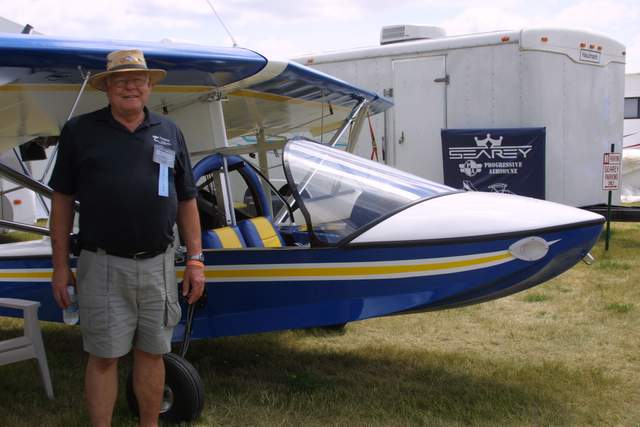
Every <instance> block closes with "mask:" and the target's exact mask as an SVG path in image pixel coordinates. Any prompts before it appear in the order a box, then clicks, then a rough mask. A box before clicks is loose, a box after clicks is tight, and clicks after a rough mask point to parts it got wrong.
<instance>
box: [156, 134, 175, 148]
mask: <svg viewBox="0 0 640 427" xmlns="http://www.w3.org/2000/svg"><path fill="white" fill-rule="evenodd" d="M151 137H152V138H153V142H155V143H156V144H160V145H168V146H171V140H170V139H168V138H163V137H161V136H158V135H151Z"/></svg>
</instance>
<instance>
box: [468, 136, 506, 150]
mask: <svg viewBox="0 0 640 427" xmlns="http://www.w3.org/2000/svg"><path fill="white" fill-rule="evenodd" d="M473 139H475V140H476V144H477V145H478V147H484V148H491V147H500V146H501V145H502V137H500V138H498V139H493V138H491V134H490V133H488V134H487V137H486V138H485V139H479V138H478V137H477V136H474V137H473Z"/></svg>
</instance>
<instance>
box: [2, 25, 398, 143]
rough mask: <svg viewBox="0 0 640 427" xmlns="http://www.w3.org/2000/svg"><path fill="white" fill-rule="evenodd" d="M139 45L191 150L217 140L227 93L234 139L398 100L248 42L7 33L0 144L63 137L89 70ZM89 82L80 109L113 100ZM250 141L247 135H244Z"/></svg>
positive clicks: (158, 97) (333, 119) (333, 120)
mask: <svg viewBox="0 0 640 427" xmlns="http://www.w3.org/2000/svg"><path fill="white" fill-rule="evenodd" d="M127 48H139V49H142V50H143V51H144V53H145V57H146V59H147V65H148V66H149V68H163V69H165V70H167V72H168V75H167V78H166V79H165V80H163V81H162V82H161V83H160V84H159V85H158V86H156V87H155V88H154V90H153V93H152V96H151V98H150V101H149V107H150V108H151V109H153V110H155V111H157V112H160V113H165V114H168V115H169V116H170V117H172V118H173V119H174V120H175V121H176V122H177V123H178V124H179V125H180V127H181V128H182V130H183V132H184V133H185V136H186V139H187V143H188V145H189V148H190V150H192V151H201V150H207V149H211V148H212V146H211V141H210V138H209V137H208V136H209V135H210V131H211V129H210V128H209V129H207V123H210V120H209V118H210V117H209V116H210V114H211V112H210V110H209V102H208V100H210V99H212V97H213V96H214V95H216V94H221V95H222V96H223V97H224V99H225V100H226V102H225V103H224V107H223V109H224V116H225V127H226V131H227V135H228V138H229V139H232V138H238V141H240V142H242V141H243V140H242V139H241V138H239V137H255V135H256V134H257V133H258V130H261V131H262V132H264V135H265V137H266V138H267V139H270V138H271V139H273V138H275V139H278V140H282V138H287V137H289V136H292V135H306V136H312V137H315V136H318V135H321V134H324V133H327V132H331V131H333V130H335V129H337V128H338V127H339V126H341V124H342V123H343V122H344V120H345V118H346V117H347V116H348V115H349V113H350V112H351V110H352V109H353V108H354V106H356V105H357V104H358V103H360V102H361V101H363V100H366V101H367V102H368V107H369V111H370V112H371V113H373V114H375V113H378V112H381V111H384V110H386V109H387V108H389V107H391V105H392V103H391V102H390V101H389V100H387V99H385V98H382V97H380V96H378V95H376V94H375V93H373V92H370V91H367V90H364V89H360V88H357V87H355V86H353V85H350V84H348V83H346V82H344V81H342V80H339V79H336V78H333V77H331V76H328V75H326V74H323V73H321V72H319V71H316V70H312V69H310V68H307V67H304V66H302V65H299V64H296V63H293V62H288V61H269V60H267V59H266V58H265V57H264V56H262V55H260V54H258V53H256V52H253V51H251V50H248V49H242V48H218V47H215V48H214V47H205V46H199V45H187V44H173V43H151V42H130V41H105V40H86V39H71V38H61V37H48V36H38V35H19V34H17V35H14V34H0V152H2V151H6V150H7V149H9V148H12V147H14V146H16V145H19V144H21V143H23V142H26V141H29V140H32V139H34V138H36V137H42V136H56V135H58V134H59V132H60V130H61V129H62V126H63V125H64V123H65V121H66V120H67V117H68V115H69V112H70V111H71V109H72V106H73V104H74V102H75V100H76V97H77V95H78V93H79V91H80V88H81V85H82V82H83V77H84V76H86V74H87V73H89V72H91V73H93V74H95V73H97V72H100V71H103V70H104V68H105V61H106V59H105V58H106V55H107V54H108V53H109V52H111V51H113V50H118V49H127ZM106 103H107V100H106V97H105V95H104V94H103V93H102V92H100V91H97V90H94V89H93V88H91V87H88V86H87V88H86V89H85V91H84V93H83V95H82V96H81V98H80V101H79V103H78V105H77V108H76V110H75V112H74V115H78V114H82V113H86V112H89V111H93V110H95V109H98V108H101V107H103V106H104V105H106ZM245 141H246V139H245Z"/></svg>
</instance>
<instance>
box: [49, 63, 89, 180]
mask: <svg viewBox="0 0 640 427" xmlns="http://www.w3.org/2000/svg"><path fill="white" fill-rule="evenodd" d="M78 71H79V72H80V76H84V79H83V80H82V86H80V90H79V91H78V95H77V96H76V100H75V101H74V102H73V106H72V107H71V110H70V111H69V115H68V116H67V120H66V121H65V123H66V122H68V121H69V119H71V117H73V113H75V111H76V108H77V107H78V103H80V97H82V94H83V93H84V89H85V88H86V87H87V83H88V82H89V77H91V71H87V74H86V75H83V72H82V67H80V66H78ZM57 154H58V146H57V145H56V147H55V148H54V149H53V153H51V157H49V161H48V162H47V166H46V167H45V168H44V173H43V174H42V179H43V180H44V177H45V176H47V174H48V173H49V169H51V166H52V165H53V163H54V161H55V159H56V155H57Z"/></svg>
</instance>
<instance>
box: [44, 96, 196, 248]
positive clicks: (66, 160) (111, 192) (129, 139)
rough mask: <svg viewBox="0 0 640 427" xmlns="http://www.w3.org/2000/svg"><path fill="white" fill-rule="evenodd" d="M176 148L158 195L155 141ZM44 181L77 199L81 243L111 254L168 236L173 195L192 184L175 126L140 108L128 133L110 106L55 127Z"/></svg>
mask: <svg viewBox="0 0 640 427" xmlns="http://www.w3.org/2000/svg"><path fill="white" fill-rule="evenodd" d="M155 145H160V146H162V148H165V149H170V150H173V151H174V152H175V165H174V167H173V168H170V169H169V173H168V175H169V192H168V197H163V196H160V195H159V193H158V179H159V173H160V172H159V171H160V165H159V164H158V163H156V162H154V161H153V152H154V146H155ZM49 185H50V186H51V187H52V188H53V189H54V190H55V191H58V192H60V193H63V194H67V195H74V196H75V199H76V200H78V201H79V202H80V241H81V243H82V244H88V245H92V246H97V247H99V248H103V249H105V250H107V251H113V252H131V253H134V252H142V251H152V250H157V249H161V248H163V247H166V246H167V245H168V244H169V243H170V242H172V241H173V225H174V224H175V221H176V214H177V207H178V201H182V200H188V199H192V198H194V197H195V196H196V194H197V189H196V186H195V183H194V181H193V175H192V174H191V162H190V160H189V155H188V152H187V149H186V146H185V142H184V137H183V135H182V132H181V131H180V129H179V128H178V127H177V126H176V125H175V124H174V123H173V122H172V121H171V120H169V119H168V118H166V117H163V116H160V115H158V114H155V113H153V112H150V111H149V110H148V109H147V108H145V119H144V121H143V122H142V124H140V126H138V128H137V129H136V130H135V132H130V131H129V130H128V129H127V128H126V127H124V126H123V125H122V124H120V123H119V122H117V121H116V120H115V119H114V118H113V116H112V115H111V109H110V107H106V108H103V109H101V110H98V111H94V112H92V113H88V114H84V115H81V116H78V117H74V118H73V119H71V120H69V121H68V122H67V123H66V124H65V125H64V127H63V128H62V132H61V133H60V139H59V145H58V158H57V160H56V165H55V167H54V169H53V173H52V175H51V180H50V181H49Z"/></svg>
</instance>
